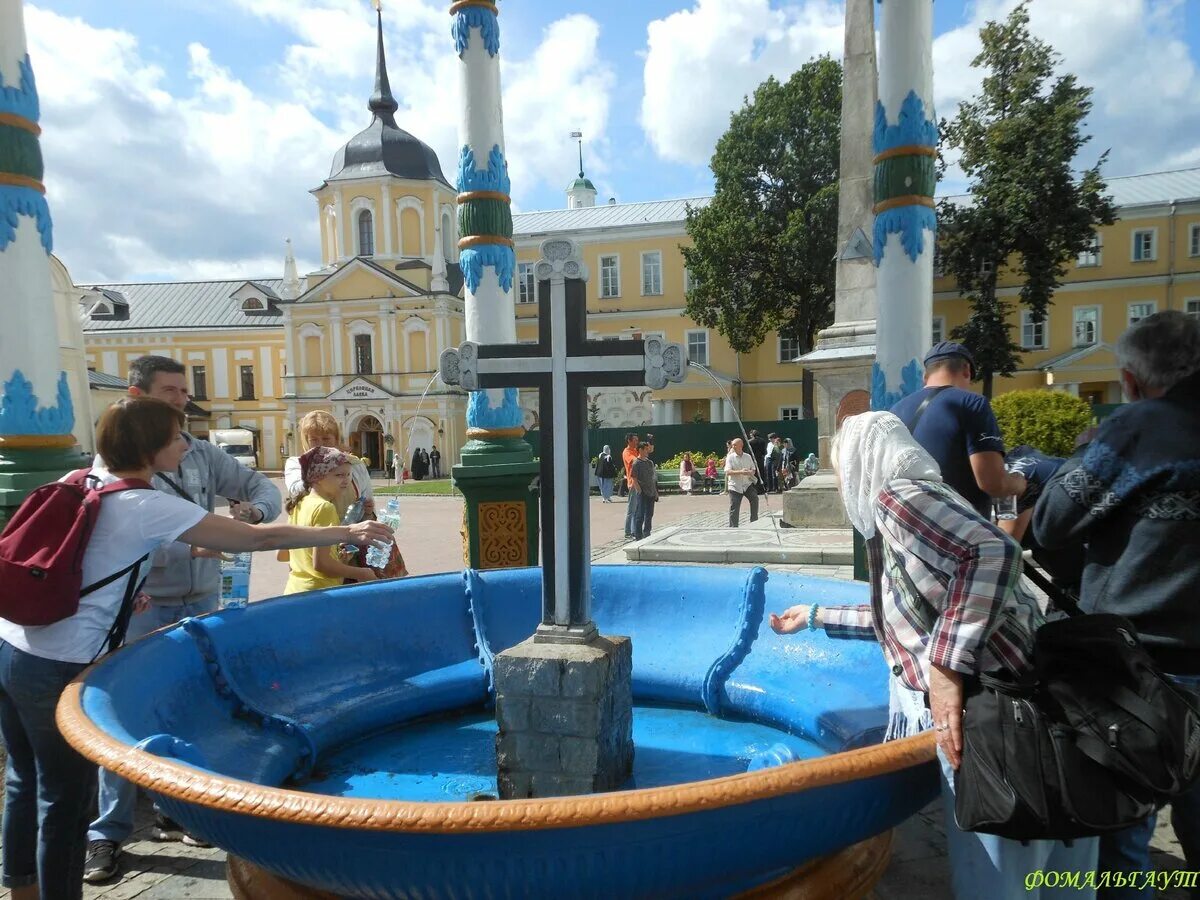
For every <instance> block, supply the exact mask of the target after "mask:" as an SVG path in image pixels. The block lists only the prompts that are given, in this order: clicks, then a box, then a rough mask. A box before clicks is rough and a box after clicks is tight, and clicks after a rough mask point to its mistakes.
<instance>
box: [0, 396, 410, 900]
mask: <svg viewBox="0 0 1200 900" xmlns="http://www.w3.org/2000/svg"><path fill="white" fill-rule="evenodd" d="M184 421H185V420H184V417H183V413H181V412H179V411H178V410H176V409H175V408H174V407H172V406H169V405H168V404H166V403H164V402H163V401H161V400H155V399H152V398H149V397H127V398H123V399H121V400H118V401H117V402H116V403H115V404H113V405H112V406H111V407H109V408H108V409H107V410H106V411H105V413H104V415H103V416H101V417H100V422H99V424H98V426H97V429H96V449H97V450H98V452H99V454H100V458H101V459H103V460H105V462H106V464H107V466H108V469H103V468H95V469H93V470H92V474H93V475H94V476H95V477H96V479H97V481H98V482H99V484H100V485H104V484H111V483H112V482H114V481H119V480H122V479H132V480H141V481H145V482H149V481H150V478H151V477H152V476H153V474H154V472H156V471H160V472H163V471H165V472H173V471H175V470H176V469H177V468H178V467H179V461H180V460H181V459H182V458H183V455H184V454H185V453H186V452H187V449H188V445H187V443H186V442H185V441H184V439H183V437H182V432H181V429H182V428H183V426H184ZM390 539H391V530H390V529H388V528H387V527H386V526H384V525H381V524H379V523H378V522H373V521H372V522H363V523H360V524H359V525H353V526H350V527H343V526H338V527H332V528H302V527H297V526H292V525H249V524H247V523H245V522H240V521H236V520H234V519H231V518H225V517H221V516H215V515H212V514H210V513H208V512H207V511H206V510H204V509H202V508H201V507H199V506H197V505H196V504H194V503H189V502H188V501H186V500H183V499H182V498H179V497H174V496H171V495H170V494H167V493H163V492H159V491H155V490H153V489H150V488H149V486H148V485H147V489H145V490H125V491H118V492H115V493H112V494H107V495H105V496H104V498H103V500H102V501H101V503H100V511H99V513H98V515H97V517H96V524H95V527H94V529H93V531H92V534H91V537H90V539H89V540H88V544H87V548H86V550H85V551H84V555H83V579H82V583H83V584H85V585H88V584H95V583H97V582H100V581H102V580H104V579H105V578H106V577H107V576H109V575H112V574H113V573H115V572H120V571H122V570H125V569H129V570H130V574H129V575H128V576H127V577H123V578H118V579H116V580H115V581H113V582H112V583H111V584H108V585H105V586H104V587H102V588H100V589H98V590H96V591H94V592H92V593H90V594H87V595H85V596H83V597H81V598H80V601H79V609H78V611H77V612H76V613H75V614H74V615H72V616H70V617H68V618H66V619H62V620H61V621H58V622H54V623H52V624H50V625H41V626H36V627H34V626H22V625H17V624H16V623H14V622H9V621H8V620H6V619H3V618H0V736H2V737H3V739H4V744H5V746H6V747H7V749H8V768H7V771H6V773H5V775H6V779H5V809H4V824H3V845H4V846H3V857H2V861H3V876H2V878H0V881H2V882H3V885H4V886H5V887H8V888H11V889H12V897H13V900H38V898H39V897H41V898H42V900H51V898H53V900H59V898H65V900H71V898H78V897H80V896H81V894H82V886H83V862H84V851H85V847H86V838H87V826H88V821H89V819H90V818H91V812H92V810H93V807H94V798H95V791H96V766H95V765H94V764H93V763H90V762H88V761H87V760H85V759H84V758H83V757H82V756H80V755H79V754H78V753H76V752H75V750H74V749H72V748H71V746H70V745H69V744H67V742H66V741H65V740H63V738H62V735H60V734H59V732H58V728H57V727H56V725H55V722H54V711H55V707H56V706H57V704H58V698H59V695H60V694H61V693H62V690H63V688H64V687H65V686H66V685H67V683H68V682H70V681H71V680H72V679H73V678H74V677H75V676H76V675H78V674H79V673H80V672H81V671H83V669H84V668H86V667H87V665H88V664H89V663H90V662H91V661H92V660H94V659H96V657H98V656H100V654H101V653H103V652H105V651H106V650H108V649H113V648H115V647H116V646H118V645H119V644H120V642H121V640H122V639H123V637H124V625H125V624H127V622H128V617H129V612H130V610H129V609H126V608H123V607H128V606H129V605H130V600H129V599H127V598H132V597H133V596H134V595H135V594H136V593H137V590H138V588H139V587H140V585H141V582H142V581H143V580H144V578H145V575H146V574H147V572H148V570H149V566H148V565H147V557H148V556H149V554H151V553H152V552H153V551H154V550H156V549H157V548H158V547H160V546H161V545H163V544H167V543H170V542H171V541H175V540H178V541H182V542H183V543H186V544H192V545H194V546H199V547H207V548H209V549H211V550H220V551H228V552H241V551H247V550H275V549H281V548H290V547H312V546H328V545H333V544H337V543H341V542H343V541H346V542H352V543H357V544H361V543H364V542H369V541H371V540H390Z"/></svg>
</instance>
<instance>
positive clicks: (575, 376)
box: [439, 238, 687, 643]
mask: <svg viewBox="0 0 1200 900" xmlns="http://www.w3.org/2000/svg"><path fill="white" fill-rule="evenodd" d="M535 274H536V277H537V279H538V340H537V343H536V344H479V343H474V342H471V341H468V342H466V343H464V344H463V345H462V346H461V347H459V348H458V349H457V350H455V349H449V350H445V351H443V353H442V355H441V358H440V360H439V373H440V375H441V378H442V381H444V382H445V383H446V384H458V385H461V386H462V387H463V388H465V389H467V390H469V391H474V390H486V389H489V388H508V387H517V388H522V387H523V388H537V390H538V407H539V417H540V421H541V436H542V448H541V470H540V479H541V518H542V522H541V534H542V624H541V625H540V626H539V627H538V631H537V634H536V635H535V639H536V640H539V641H559V642H568V643H586V642H587V641H590V640H591V639H592V638H593V637H595V635H596V626H595V623H594V622H592V617H591V541H590V539H589V535H590V530H591V529H590V526H589V504H588V495H589V492H590V480H591V466H590V459H589V457H588V439H587V438H588V430H587V392H588V388H592V387H625V386H639V385H644V386H647V387H650V388H655V389H660V388H664V387H666V385H667V383H668V382H671V381H675V382H680V381H683V380H684V378H686V376H687V358H686V356H685V353H684V350H683V347H682V346H681V345H679V344H672V343H667V342H666V341H664V340H663V339H662V338H657V337H654V338H647V339H644V340H633V341H591V340H588V337H587V300H586V296H585V293H584V291H585V286H586V281H587V268H586V267H585V266H584V264H583V262H582V260H581V259H580V257H579V253H578V249H577V248H576V246H575V244H574V243H573V242H572V241H569V240H565V239H562V238H555V239H551V240H547V241H544V242H543V243H542V259H541V260H540V261H539V262H538V264H537V267H536V269H535Z"/></svg>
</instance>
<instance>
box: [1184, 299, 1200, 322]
mask: <svg viewBox="0 0 1200 900" xmlns="http://www.w3.org/2000/svg"><path fill="white" fill-rule="evenodd" d="M1183 311H1184V312H1185V313H1187V314H1188V315H1189V316H1195V317H1196V318H1197V319H1200V297H1192V298H1191V299H1188V300H1184V301H1183Z"/></svg>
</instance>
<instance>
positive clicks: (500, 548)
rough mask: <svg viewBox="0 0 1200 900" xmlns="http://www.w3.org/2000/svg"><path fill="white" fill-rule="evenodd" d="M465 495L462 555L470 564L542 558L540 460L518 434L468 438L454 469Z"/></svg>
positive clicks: (531, 562)
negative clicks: (505, 438)
mask: <svg viewBox="0 0 1200 900" xmlns="http://www.w3.org/2000/svg"><path fill="white" fill-rule="evenodd" d="M451 474H452V475H453V478H454V486H455V487H456V488H458V489H459V490H460V491H462V494H463V500H464V512H463V519H464V523H463V524H464V526H465V527H464V531H463V541H464V548H463V550H464V552H463V558H464V561H465V562H466V564H467V565H468V566H469V567H470V568H472V569H504V568H510V567H513V566H536V565H537V564H538V494H537V490H536V484H535V481H536V479H537V474H538V463H537V462H536V461H535V460H534V458H533V451H532V450H531V449H530V447H529V445H528V444H527V443H525V442H524V441H523V440H521V439H520V438H519V437H516V438H511V439H509V440H508V441H479V440H473V441H470V442H469V443H468V444H467V445H466V447H464V448H463V452H462V463H461V464H459V465H457V466H455V467H454V468H453V470H452V472H451Z"/></svg>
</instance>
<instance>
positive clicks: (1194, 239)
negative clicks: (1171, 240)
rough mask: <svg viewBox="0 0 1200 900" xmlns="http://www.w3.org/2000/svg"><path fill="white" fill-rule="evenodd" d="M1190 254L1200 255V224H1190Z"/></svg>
mask: <svg viewBox="0 0 1200 900" xmlns="http://www.w3.org/2000/svg"><path fill="white" fill-rule="evenodd" d="M1188 256H1200V225H1189V226H1188Z"/></svg>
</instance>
